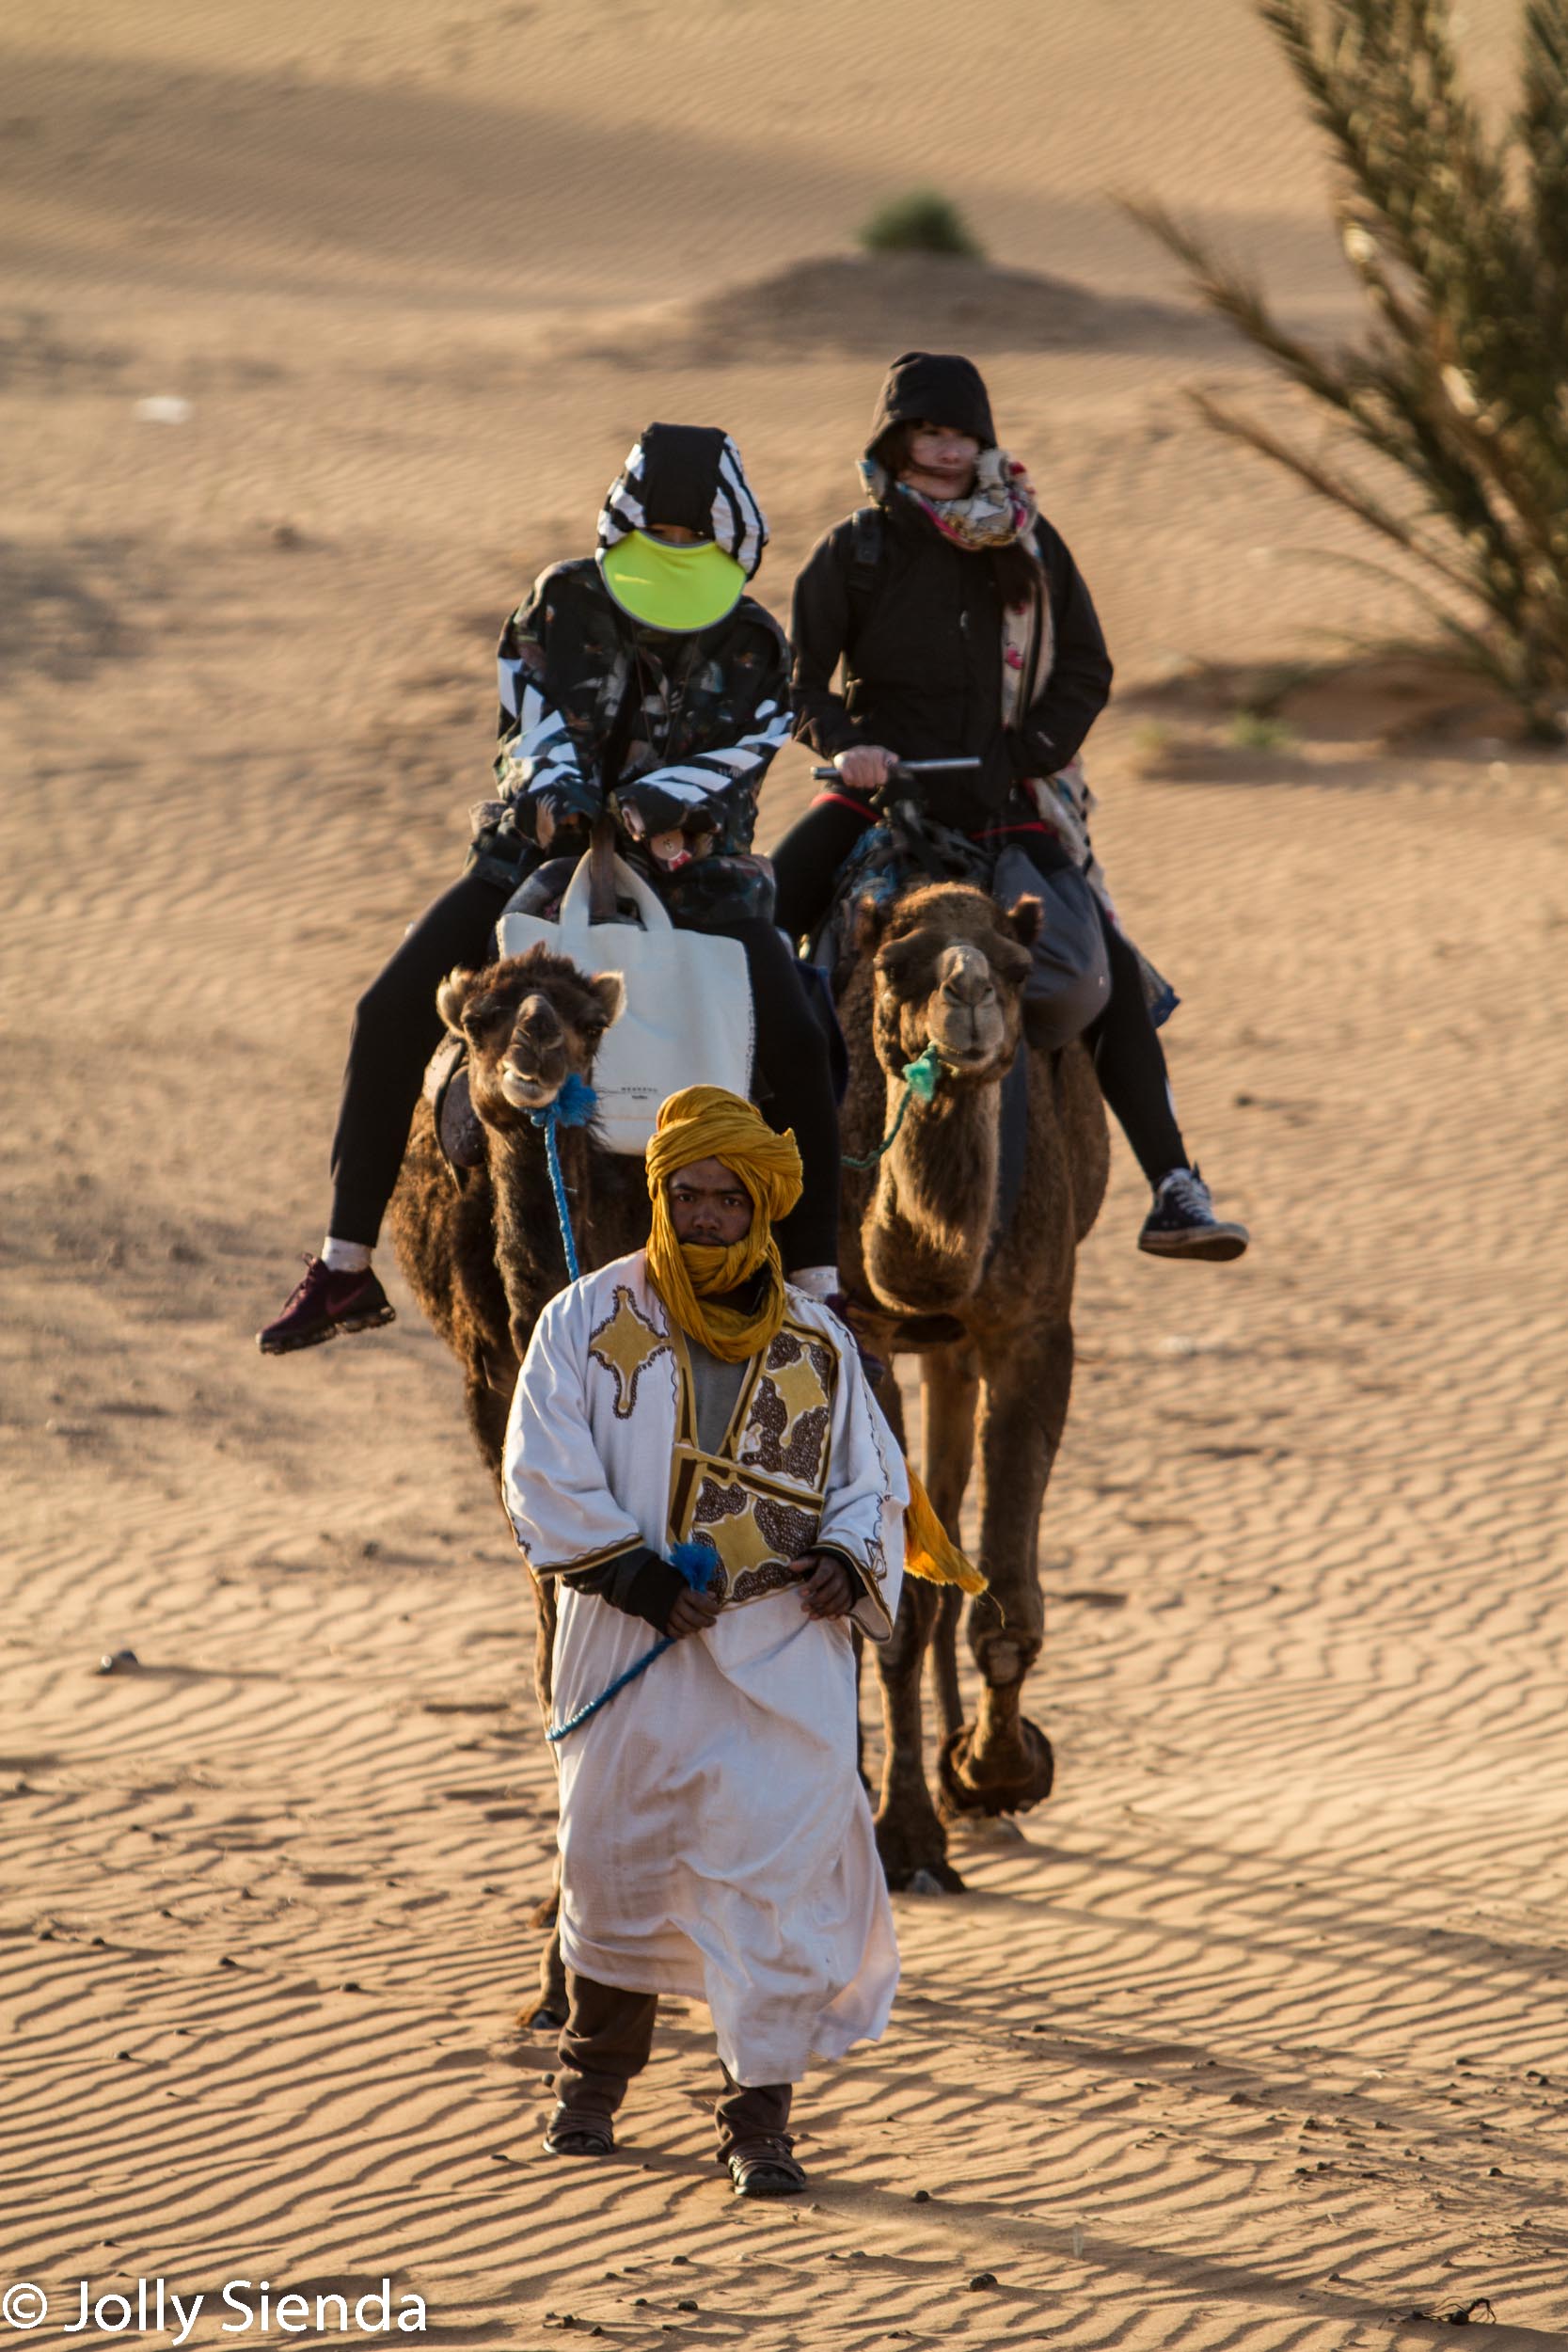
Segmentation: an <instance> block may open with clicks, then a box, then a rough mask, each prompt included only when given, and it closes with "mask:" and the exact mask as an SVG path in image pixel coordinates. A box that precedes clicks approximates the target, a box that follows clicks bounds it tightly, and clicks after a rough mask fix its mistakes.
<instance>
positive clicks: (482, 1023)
mask: <svg viewBox="0 0 1568 2352" xmlns="http://www.w3.org/2000/svg"><path fill="white" fill-rule="evenodd" d="M506 1009H507V1008H506V1007H505V1006H504V1005H502V1004H499V1003H498V1001H497V999H496V998H495V997H494V996H482V997H481V998H480V1000H479V1002H478V1004H477V1005H465V1006H464V1008H463V1026H464V1027H465V1028H466V1029H488V1028H490V1027H491V1026H492V1025H494V1023H496V1022H497V1021H499V1020H500V1019H501V1017H502V1016H503V1014H504V1013H505V1012H506Z"/></svg>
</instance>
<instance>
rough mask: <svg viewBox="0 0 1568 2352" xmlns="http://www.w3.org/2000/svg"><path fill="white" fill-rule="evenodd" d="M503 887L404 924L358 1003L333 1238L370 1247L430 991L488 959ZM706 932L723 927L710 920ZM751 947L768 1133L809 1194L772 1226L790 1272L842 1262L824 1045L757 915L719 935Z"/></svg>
mask: <svg viewBox="0 0 1568 2352" xmlns="http://www.w3.org/2000/svg"><path fill="white" fill-rule="evenodd" d="M507 896H508V892H507V890H506V888H505V886H504V885H502V884H500V883H498V882H490V881H487V880H486V879H485V878H484V876H483V875H481V874H477V873H469V874H465V875H464V876H463V878H462V880H461V881H459V882H453V883H452V885H451V889H450V890H444V891H443V892H442V893H441V896H440V897H439V898H437V899H436V900H435V901H434V902H433V904H431V905H430V906H428V907H427V908H426V909H425V911H424V913H423V914H421V915H420V919H419V921H418V922H417V923H413V924H410V926H409V928H408V930H407V932H406V933H405V935H404V940H403V944H402V946H400V947H399V948H398V949H397V951H396V953H395V954H394V955H393V956H392V957H391V959H390V960H389V961H388V962H387V963H386V964H385V965H384V966H383V967H382V969H381V971H380V972H379V973H378V974H377V975H376V977H375V978H374V979H373V980H372V982H371V985H370V986H369V988H368V989H367V990H366V991H365V993H364V994H363V995H362V996H361V997H360V999H359V1002H358V1004H357V1005H356V1007H355V1012H354V1027H353V1030H352V1032H351V1034H350V1038H349V1048H348V1061H347V1064H346V1066H345V1068H344V1071H343V1090H342V1097H341V1102H340V1104H339V1109H338V1130H337V1133H336V1135H335V1136H333V1138H332V1216H331V1221H330V1223H329V1225H328V1229H327V1230H328V1232H332V1233H334V1234H335V1235H336V1236H337V1237H338V1239H339V1240H340V1241H356V1242H362V1243H364V1245H365V1246H366V1247H367V1248H373V1246H374V1244H375V1241H376V1239H377V1237H378V1235H379V1233H380V1232H381V1220H382V1217H383V1216H385V1214H386V1210H387V1203H388V1200H390V1199H391V1197H392V1187H393V1185H394V1184H396V1183H397V1179H398V1169H399V1168H401V1167H402V1165H403V1154H404V1147H405V1146H406V1144H407V1141H408V1127H409V1121H410V1120H412V1118H413V1116H414V1105H415V1104H416V1103H417V1102H418V1101H419V1099H420V1082H421V1080H422V1079H423V1076H424V1070H425V1064H426V1063H427V1062H428V1061H429V1059H430V1057H431V1055H432V1054H433V1053H434V1052H435V1050H436V1046H437V1045H438V1044H439V1043H440V1041H441V1016H440V1014H439V1013H438V1012H437V1011H436V989H437V988H438V987H439V986H440V983H441V981H442V980H443V979H444V978H445V977H446V976H447V974H448V973H449V972H450V971H451V968H452V967H453V965H454V964H462V965H467V966H469V967H473V966H475V965H478V964H480V963H482V962H483V961H484V958H485V956H486V955H487V953H488V952H489V946H490V933H491V930H492V929H493V928H494V925H495V922H496V918H497V916H498V915H499V913H500V911H501V908H502V907H503V906H504V905H505V903H506V899H507ZM707 928H708V929H710V930H717V929H718V928H719V927H718V926H717V925H714V924H712V923H709V924H708V926H707ZM723 936H725V937H726V938H730V939H737V940H738V941H739V942H740V945H741V946H742V947H744V949H745V950H746V963H747V969H748V972H749V974H750V977H751V982H752V1004H753V1006H754V1008H755V1019H756V1036H757V1070H758V1073H759V1076H760V1077H761V1078H762V1080H763V1081H764V1082H765V1083H766V1086H767V1088H768V1103H767V1112H768V1119H769V1120H770V1122H771V1123H772V1124H773V1125H774V1126H775V1127H793V1128H794V1130H795V1140H796V1142H797V1143H798V1144H799V1146H800V1161H801V1167H802V1169H803V1172H804V1189H803V1190H802V1193H801V1196H800V1204H799V1206H798V1207H796V1208H794V1209H792V1210H791V1211H790V1214H789V1215H788V1216H786V1217H784V1218H783V1219H781V1221H780V1224H779V1227H778V1236H779V1248H780V1250H781V1252H782V1254H783V1257H784V1264H785V1266H786V1267H787V1268H788V1270H789V1271H790V1272H791V1273H794V1272H797V1271H798V1270H799V1269H800V1267H802V1266H809V1265H835V1264H836V1263H837V1262H838V1111H837V1107H836V1105H835V1104H834V1101H833V1089H832V1076H831V1074H830V1071H829V1064H828V1048H827V1041H826V1039H825V1038H824V1035H823V1032H822V1029H821V1028H820V1026H819V1025H818V1024H817V1021H816V1016H815V1015H814V1014H813V1012H812V1009H811V1006H810V1004H809V1002H808V1001H807V998H806V993H805V991H804V989H803V988H802V986H801V984H800V977H799V976H798V974H797V972H796V969H795V961H794V959H793V957H792V956H791V955H790V953H789V950H788V949H787V947H786V946H784V941H783V940H782V939H781V938H780V937H779V934H778V932H777V931H776V930H774V929H773V926H772V925H771V924H770V923H768V922H766V921H764V920H762V919H761V918H760V917H756V916H753V917H751V918H749V919H748V920H746V921H743V922H736V923H732V924H729V925H727V926H725V927H724V929H723Z"/></svg>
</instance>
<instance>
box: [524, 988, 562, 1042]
mask: <svg viewBox="0 0 1568 2352" xmlns="http://www.w3.org/2000/svg"><path fill="white" fill-rule="evenodd" d="M517 1026H518V1028H519V1029H521V1031H522V1032H523V1035H524V1036H525V1037H526V1038H527V1039H528V1040H529V1042H530V1043H531V1044H533V1045H553V1044H555V1043H556V1041H558V1040H559V1039H560V1038H561V1037H562V1035H563V1031H562V1026H561V1015H560V1014H559V1013H558V1012H557V1011H556V1009H555V1007H554V1006H553V1005H552V1004H551V1002H550V1000H549V998H548V997H547V996H525V997H524V998H523V1001H522V1003H521V1004H520V1005H519V1006H518V1008H517Z"/></svg>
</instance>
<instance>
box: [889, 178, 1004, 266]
mask: <svg viewBox="0 0 1568 2352" xmlns="http://www.w3.org/2000/svg"><path fill="white" fill-rule="evenodd" d="M860 241H861V243H862V245H863V246H864V247H865V249H866V251H867V252H868V253H958V254H963V255H966V256H967V257H968V258H969V259H970V260H971V261H978V260H979V259H980V258H981V256H980V247H979V246H978V245H977V244H976V242H975V240H974V237H973V236H972V235H971V233H970V230H969V227H968V225H967V223H966V222H965V220H964V216H963V215H962V214H961V213H960V212H959V210H958V206H957V205H956V204H955V203H953V202H952V201H951V199H949V198H947V197H945V196H943V195H942V193H941V191H940V190H939V189H937V188H911V190H910V191H909V193H908V194H907V195H905V196H895V197H891V198H890V199H888V201H887V203H885V204H884V205H882V206H881V207H880V209H879V211H877V212H875V213H873V214H872V215H871V218H870V219H869V220H868V221H866V222H865V224H864V226H863V228H862V230H861V232H860Z"/></svg>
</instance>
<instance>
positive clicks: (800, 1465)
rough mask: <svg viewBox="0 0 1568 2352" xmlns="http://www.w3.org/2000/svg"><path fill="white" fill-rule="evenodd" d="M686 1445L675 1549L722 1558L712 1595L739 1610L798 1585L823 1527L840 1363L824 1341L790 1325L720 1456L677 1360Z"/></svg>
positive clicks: (675, 1484)
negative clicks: (688, 1547)
mask: <svg viewBox="0 0 1568 2352" xmlns="http://www.w3.org/2000/svg"><path fill="white" fill-rule="evenodd" d="M676 1365H677V1371H678V1374H679V1379H680V1388H681V1396H680V1401H679V1405H678V1407H677V1411H676V1425H677V1430H678V1432H679V1435H678V1437H677V1441H676V1446H675V1456H674V1462H673V1471H672V1478H671V1488H670V1533H671V1540H672V1542H673V1543H705V1544H707V1545H708V1546H710V1547H711V1549H713V1550H714V1551H716V1552H717V1553H718V1555H719V1562H720V1565H719V1567H718V1569H717V1570H716V1572H715V1575H714V1579H713V1582H712V1584H711V1585H710V1587H709V1590H710V1591H711V1592H713V1593H714V1594H715V1595H716V1596H717V1597H719V1598H720V1599H721V1600H722V1601H723V1602H725V1603H726V1604H727V1605H729V1606H732V1607H733V1606H736V1605H737V1604H739V1603H740V1602H742V1601H748V1600H759V1599H761V1597H763V1595H764V1594H765V1593H772V1592H779V1591H782V1590H783V1589H784V1586H786V1585H788V1584H790V1583H792V1582H793V1581H794V1579H793V1578H792V1577H791V1574H790V1568H791V1565H792V1563H793V1562H795V1561H796V1560H799V1559H800V1557H801V1556H802V1555H803V1554H804V1553H805V1552H808V1551H809V1550H810V1549H811V1548H812V1546H813V1545H814V1544H815V1542H816V1536H817V1532H818V1530H819V1528H820V1526H821V1524H822V1505H823V1503H824V1502H825V1501H826V1498H827V1479H828V1467H829V1438H830V1435H831V1431H832V1406H833V1394H834V1391H835V1389H836V1386H837V1382H838V1357H837V1353H836V1351H835V1350H834V1349H833V1348H832V1345H831V1344H830V1343H828V1342H827V1341H825V1340H824V1339H823V1338H822V1337H821V1335H820V1334H819V1333H817V1332H816V1331H812V1330H807V1329H804V1328H801V1327H791V1326H790V1325H789V1324H787V1323H786V1324H785V1325H784V1328H783V1329H782V1330H781V1331H780V1332H779V1333H778V1334H777V1335H776V1337H775V1338H774V1339H773V1340H772V1342H771V1343H770V1344H769V1346H768V1352H767V1354H766V1356H765V1357H764V1359H763V1361H762V1363H761V1365H760V1366H758V1367H757V1369H756V1371H755V1372H754V1374H753V1375H752V1377H751V1378H750V1379H749V1380H748V1381H747V1383H746V1386H745V1387H744V1388H743V1389H742V1391H741V1393H740V1396H739V1397H738V1399H737V1400H736V1409H735V1413H734V1415H733V1417H732V1419H731V1422H730V1425H729V1427H728V1429H727V1430H726V1431H725V1433H724V1437H723V1439H722V1441H721V1446H720V1449H719V1451H718V1452H717V1453H715V1454H707V1453H705V1452H704V1450H703V1448H702V1446H701V1445H700V1444H699V1443H698V1442H697V1441H696V1415H695V1406H694V1401H693V1398H692V1394H691V1375H690V1366H689V1359H687V1356H686V1351H685V1347H684V1345H682V1346H681V1347H680V1348H679V1349H678V1351H677V1356H676Z"/></svg>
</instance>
